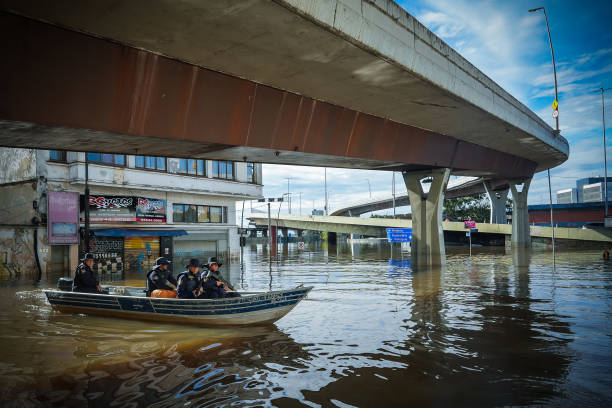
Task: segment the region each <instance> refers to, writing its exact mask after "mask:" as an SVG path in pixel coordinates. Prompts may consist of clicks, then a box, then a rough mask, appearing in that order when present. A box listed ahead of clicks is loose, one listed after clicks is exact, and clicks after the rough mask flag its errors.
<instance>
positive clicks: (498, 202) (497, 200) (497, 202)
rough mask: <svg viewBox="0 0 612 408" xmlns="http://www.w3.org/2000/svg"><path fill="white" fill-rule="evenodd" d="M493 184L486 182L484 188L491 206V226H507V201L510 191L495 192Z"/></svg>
mask: <svg viewBox="0 0 612 408" xmlns="http://www.w3.org/2000/svg"><path fill="white" fill-rule="evenodd" d="M492 187H493V186H492V184H491V183H490V182H488V181H486V182H484V188H485V191H486V192H487V197H488V198H489V203H490V204H491V217H490V219H489V222H490V223H491V224H506V222H507V220H506V200H507V199H508V190H509V189H507V188H506V189H504V190H497V191H493V188H492Z"/></svg>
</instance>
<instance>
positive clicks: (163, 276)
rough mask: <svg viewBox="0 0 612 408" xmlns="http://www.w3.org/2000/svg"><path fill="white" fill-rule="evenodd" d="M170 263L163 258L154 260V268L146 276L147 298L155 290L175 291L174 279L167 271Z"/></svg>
mask: <svg viewBox="0 0 612 408" xmlns="http://www.w3.org/2000/svg"><path fill="white" fill-rule="evenodd" d="M169 265H170V261H168V260H167V259H166V258H164V257H159V258H157V259H156V260H155V266H154V267H153V269H152V270H151V271H150V272H149V273H148V274H147V296H151V292H153V291H154V290H157V289H161V290H170V291H176V279H174V276H172V273H171V272H170V271H169V270H168V266H169Z"/></svg>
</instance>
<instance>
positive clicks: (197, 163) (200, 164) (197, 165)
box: [178, 159, 206, 176]
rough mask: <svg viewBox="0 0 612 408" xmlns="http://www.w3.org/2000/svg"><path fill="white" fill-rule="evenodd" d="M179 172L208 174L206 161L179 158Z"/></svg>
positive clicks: (198, 174)
mask: <svg viewBox="0 0 612 408" xmlns="http://www.w3.org/2000/svg"><path fill="white" fill-rule="evenodd" d="M178 172H179V173H183V174H192V175H194V176H195V175H197V176H205V175H206V162H205V161H204V160H198V159H179V169H178Z"/></svg>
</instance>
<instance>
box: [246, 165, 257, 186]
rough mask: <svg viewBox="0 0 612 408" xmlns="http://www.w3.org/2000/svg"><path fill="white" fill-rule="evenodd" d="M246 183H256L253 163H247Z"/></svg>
mask: <svg viewBox="0 0 612 408" xmlns="http://www.w3.org/2000/svg"><path fill="white" fill-rule="evenodd" d="M246 165H247V183H257V178H256V177H255V163H247V164H246Z"/></svg>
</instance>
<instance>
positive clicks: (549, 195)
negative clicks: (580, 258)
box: [529, 7, 560, 265]
mask: <svg viewBox="0 0 612 408" xmlns="http://www.w3.org/2000/svg"><path fill="white" fill-rule="evenodd" d="M538 10H542V11H543V12H544V19H545V20H546V31H547V32H548V43H549V44H550V55H551V56H552V64H553V76H554V79H555V102H557V104H558V103H559V92H558V88H557V65H556V63H555V50H554V49H553V43H552V37H551V35H550V26H549V25H548V15H546V9H545V8H544V7H537V8H534V9H531V10H529V12H530V13H533V12H536V11H538ZM558 109H559V107H558V106H556V107H555V110H556V111H557V114H556V115H555V125H556V126H555V134H556V135H557V136H558V135H559V133H560V130H559V112H558ZM546 171H547V173H548V198H549V200H550V229H551V231H552V235H551V237H552V250H553V265H554V263H555V221H554V218H553V202H552V187H551V184H550V169H547V170H546Z"/></svg>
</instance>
